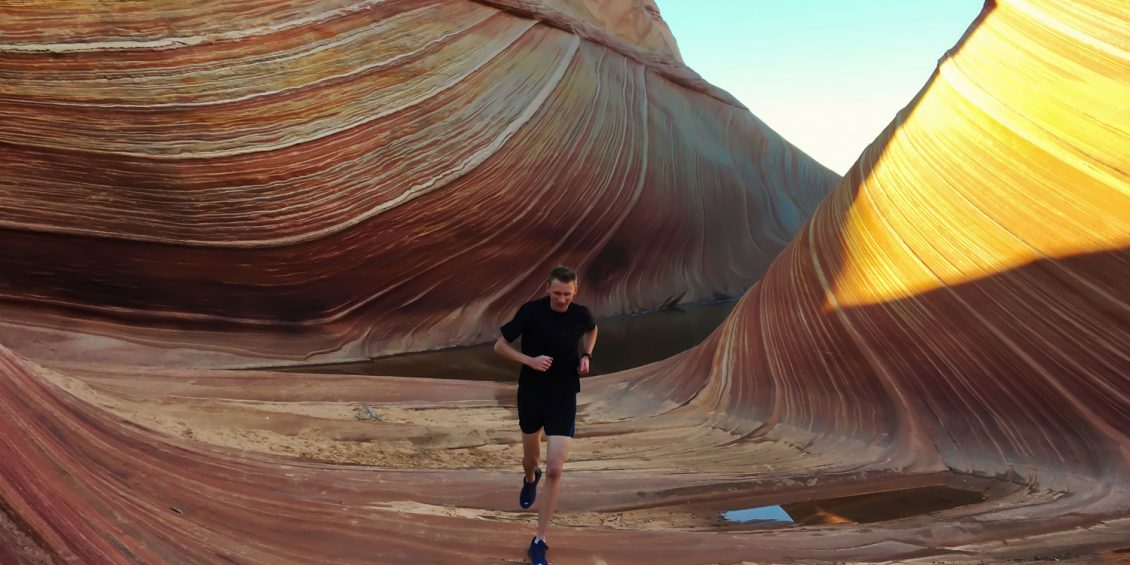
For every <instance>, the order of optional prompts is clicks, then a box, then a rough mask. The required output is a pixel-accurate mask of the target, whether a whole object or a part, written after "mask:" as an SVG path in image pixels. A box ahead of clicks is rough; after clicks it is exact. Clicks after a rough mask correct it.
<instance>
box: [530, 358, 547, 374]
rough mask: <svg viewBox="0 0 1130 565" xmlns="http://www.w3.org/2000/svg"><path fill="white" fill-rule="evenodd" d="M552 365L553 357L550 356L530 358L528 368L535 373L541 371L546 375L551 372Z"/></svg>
mask: <svg viewBox="0 0 1130 565" xmlns="http://www.w3.org/2000/svg"><path fill="white" fill-rule="evenodd" d="M552 364H553V357H550V356H549V355H539V356H537V357H530V361H529V362H528V363H526V366H527V367H529V368H531V369H533V370H535V371H541V372H543V373H544V372H546V371H548V370H549V366H550V365H552Z"/></svg>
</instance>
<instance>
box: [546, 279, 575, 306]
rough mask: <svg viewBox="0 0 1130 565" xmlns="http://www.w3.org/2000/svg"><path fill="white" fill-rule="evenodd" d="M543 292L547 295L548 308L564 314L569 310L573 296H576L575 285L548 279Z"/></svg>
mask: <svg viewBox="0 0 1130 565" xmlns="http://www.w3.org/2000/svg"><path fill="white" fill-rule="evenodd" d="M545 291H546V293H547V294H549V307H550V308H553V311H554V312H564V311H566V310H568V309H569V304H570V303H572V302H573V296H574V295H575V294H577V283H576V282H568V283H565V282H561V281H559V280H557V279H550V281H549V283H547V284H546V285H545Z"/></svg>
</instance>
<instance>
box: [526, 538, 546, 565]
mask: <svg viewBox="0 0 1130 565" xmlns="http://www.w3.org/2000/svg"><path fill="white" fill-rule="evenodd" d="M547 551H549V546H548V545H545V542H544V541H542V540H539V539H538V538H537V536H534V539H533V540H532V541H530V548H529V549H527V550H526V555H528V556H530V565H549V561H546V560H545V552H547Z"/></svg>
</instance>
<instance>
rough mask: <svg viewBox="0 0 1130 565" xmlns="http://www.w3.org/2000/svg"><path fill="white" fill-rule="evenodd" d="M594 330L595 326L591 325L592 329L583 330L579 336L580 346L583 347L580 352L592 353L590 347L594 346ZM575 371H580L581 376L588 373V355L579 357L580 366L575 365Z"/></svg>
mask: <svg viewBox="0 0 1130 565" xmlns="http://www.w3.org/2000/svg"><path fill="white" fill-rule="evenodd" d="M596 330H597V328H596V326H593V327H592V331H590V332H585V333H584V334H583V335H582V336H581V346H582V347H584V349H583V350H582V351H581V352H582V353H588V354H589V355H592V348H593V347H596ZM577 372H578V373H580V374H581V376H585V375H587V374H589V358H588V356H583V357H581V366H580V367H577Z"/></svg>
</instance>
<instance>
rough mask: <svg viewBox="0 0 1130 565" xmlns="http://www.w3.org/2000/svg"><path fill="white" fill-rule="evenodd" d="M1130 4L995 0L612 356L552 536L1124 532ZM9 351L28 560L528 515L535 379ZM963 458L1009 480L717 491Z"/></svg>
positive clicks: (461, 536)
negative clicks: (953, 494) (174, 365)
mask: <svg viewBox="0 0 1130 565" xmlns="http://www.w3.org/2000/svg"><path fill="white" fill-rule="evenodd" d="M1128 29H1130V18H1128V17H1127V14H1126V13H1125V11H1120V10H1119V8H1118V7H1117V6H1114V7H1112V5H1111V4H1107V3H1103V2H1098V1H1094V0H1080V1H1077V2H1072V3H1059V2H1053V1H1050V0H1025V1H1019V0H1015V1H999V2H996V3H990V4H988V5H987V6H986V8H985V9H984V10H983V12H982V14H981V16H980V17H979V18H978V20H977V21H976V22H975V23H974V25H973V27H971V29H970V31H969V32H968V33H967V34H966V36H965V37H964V38H963V40H962V41H961V42H960V43H959V44H958V46H956V47H955V48H954V49H953V50H952V51H951V52H950V53H949V54H948V55H947V56H946V57H945V59H944V60H943V62H942V63H941V64H940V66H939V69H938V72H937V73H936V74H935V76H934V77H933V79H932V80H931V81H930V83H929V84H928V85H927V86H926V87H925V88H924V89H923V90H922V91H921V93H920V94H919V96H918V97H917V98H916V99H915V100H914V101H913V102H912V103H911V105H910V106H908V107H907V109H906V110H904V111H903V112H901V113H900V114H899V115H898V116H897V117H896V118H895V120H894V121H893V122H892V124H891V126H890V127H889V128H888V129H887V131H886V132H884V133H883V135H882V136H880V138H879V139H877V140H876V141H875V143H874V144H873V145H872V146H871V147H869V148H868V149H867V150H866V151H865V152H864V154H863V155H862V157H861V158H860V160H859V162H858V164H857V166H856V167H855V169H854V170H853V171H852V173H851V174H850V175H849V177H848V178H846V179H844V181H843V182H842V183H841V185H840V186H839V187H838V188H837V189H836V191H835V192H834V193H833V194H832V195H831V196H830V197H829V198H828V199H827V200H825V201H824V203H823V204H822V205H821V206H820V207H819V209H818V210H817V211H816V213H815V215H814V216H813V217H812V219H811V220H810V221H809V222H808V223H807V224H806V225H805V226H804V228H803V229H802V230H801V232H800V234H799V235H798V237H797V238H796V239H795V240H794V241H793V243H792V244H790V246H789V247H788V248H787V249H786V250H785V252H783V254H782V255H781V256H780V258H779V259H778V260H777V261H776V262H775V263H774V264H773V265H772V267H771V268H770V269H769V272H768V273H767V275H766V277H765V278H764V280H763V281H762V282H760V283H759V284H757V285H756V286H755V287H754V288H753V289H751V290H750V291H749V292H748V293H747V294H746V295H745V297H744V298H743V299H742V301H741V302H740V303H739V305H738V306H737V307H736V308H735V311H734V313H733V314H732V315H731V316H730V318H728V320H727V321H726V322H725V323H724V324H723V326H722V327H720V328H719V330H718V331H717V332H716V333H715V334H713V335H712V336H711V337H710V338H709V339H708V340H707V341H706V342H705V343H703V344H702V345H701V346H699V347H697V348H695V349H692V350H690V351H688V352H686V353H684V354H681V355H679V356H677V357H675V358H672V359H670V360H668V361H665V362H662V363H658V364H654V365H649V366H645V367H641V368H638V369H634V370H631V371H627V372H624V373H620V374H615V375H608V376H603V377H596V378H592V379H588V380H586V382H585V384H584V391H583V392H582V396H581V414H580V424H579V430H580V432H579V437H580V439H579V440H578V441H577V442H576V444H575V445H576V446H575V453H574V454H573V455H572V459H571V461H570V463H569V469H570V471H569V473H568V475H567V478H566V483H565V485H566V486H565V488H566V489H567V490H568V492H569V494H568V496H567V497H565V498H564V504H563V508H562V511H563V513H562V516H561V519H560V521H561V524H562V526H560V527H557V528H556V529H555V530H554V531H553V536H554V537H553V543H552V545H553V546H554V549H553V552H552V554H551V555H552V556H553V557H554V558H555V559H556V560H558V561H560V562H565V563H571V562H584V563H589V562H596V563H600V562H606V563H657V562H662V563H673V564H677V563H703V562H717V563H732V562H740V561H751V562H781V561H799V562H806V563H807V562H821V561H838V562H842V561H859V560H867V561H885V560H900V561H904V562H936V561H946V562H963V561H965V562H968V561H974V562H982V561H985V560H1011V561H1020V562H1029V561H1034V560H1046V559H1068V560H1072V559H1073V560H1082V561H1094V560H1096V559H1099V558H1100V557H1101V556H1106V557H1109V558H1111V559H1116V558H1118V557H1124V556H1125V555H1126V554H1127V553H1128V551H1130V542H1128V541H1127V540H1130V483H1128V480H1130V479H1128V477H1130V377H1128V375H1130V356H1128V354H1127V351H1130V294H1128V292H1127V290H1126V288H1125V286H1124V285H1123V284H1122V281H1123V280H1125V279H1126V278H1127V277H1128V276H1130V255H1128V253H1130V252H1128V251H1127V249H1128V245H1130V242H1128V237H1127V236H1128V234H1130V183H1128V180H1127V176H1126V172H1125V167H1124V163H1126V162H1127V159H1126V156H1127V150H1128V148H1130V141H1128V138H1127V135H1126V132H1125V129H1124V128H1125V123H1126V122H1125V119H1124V118H1125V116H1124V114H1125V110H1124V104H1123V101H1124V100H1127V99H1130V96H1128V94H1130V92H1127V90H1128V89H1130V87H1128V85H1130V82H1127V81H1126V80H1125V78H1126V77H1127V76H1130V58H1128V57H1127V51H1128V48H1130V37H1128V34H1127V30H1128ZM0 376H2V378H0V454H3V456H2V457H0V493H3V506H2V508H0V509H2V510H3V513H2V514H0V542H4V543H0V558H2V559H3V560H4V561H9V560H16V561H29V562H34V561H36V560H41V561H47V560H49V559H63V560H70V561H76V562H86V561H146V562H157V561H166V560H183V561H219V560H235V561H240V562H288V561H293V562H311V561H335V562H342V563H349V562H358V563H360V562H390V563H396V562H412V563H419V562H449V561H454V560H458V561H461V562H463V561H467V562H476V563H477V562H482V563H488V562H498V561H500V560H501V561H520V559H521V552H522V547H523V546H524V544H525V543H527V542H528V537H527V536H528V532H529V530H530V527H531V526H530V525H531V523H532V521H533V520H534V517H533V515H531V514H526V513H521V512H518V511H517V508H516V502H515V501H514V500H513V498H514V497H515V496H516V489H515V483H516V481H515V479H516V477H517V473H516V471H515V470H516V468H517V465H518V460H519V458H520V455H519V453H520V446H519V445H518V444H517V443H516V439H517V438H515V437H514V433H513V431H512V430H513V420H514V414H513V412H514V406H513V385H511V384H509V383H483V382H467V381H442V380H425V379H398V378H390V377H368V376H338V375H333V376H330V375H322V376H316V375H300V374H284V373H269V372H260V371H222V370H189V369H152V368H138V367H126V366H110V365H96V366H88V365H87V364H83V363H72V364H66V363H60V362H57V361H55V362H51V363H46V364H45V363H39V362H36V361H33V360H29V359H27V358H25V357H24V356H22V355H20V354H17V353H13V352H12V351H10V350H9V349H7V348H0ZM349 463H360V464H368V465H373V467H367V466H355V465H349ZM939 484H940V485H949V486H954V487H961V488H965V489H976V490H978V491H980V492H982V493H983V496H984V500H982V501H981V502H979V503H976V504H972V505H969V506H963V507H959V508H952V509H948V510H944V511H940V512H937V513H933V514H930V515H925V516H911V517H907V518H902V519H898V520H894V521H888V522H883V523H878V524H851V523H844V524H835V525H820V526H804V527H784V528H774V529H760V530H759V529H741V528H734V527H732V526H730V527H726V526H720V525H718V524H716V523H711V522H710V521H709V520H708V519H704V518H703V517H704V516H710V515H717V513H718V512H719V511H720V510H724V509H736V508H742V507H752V506H759V505H764V504H779V503H786V502H794V501H802V500H817V499H822V498H829V497H838V496H844V495H848V494H858V493H864V492H876V491H887V490H895V489H903V488H908V487H916V486H924V485H939ZM570 526H575V527H570ZM580 526H584V527H580Z"/></svg>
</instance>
